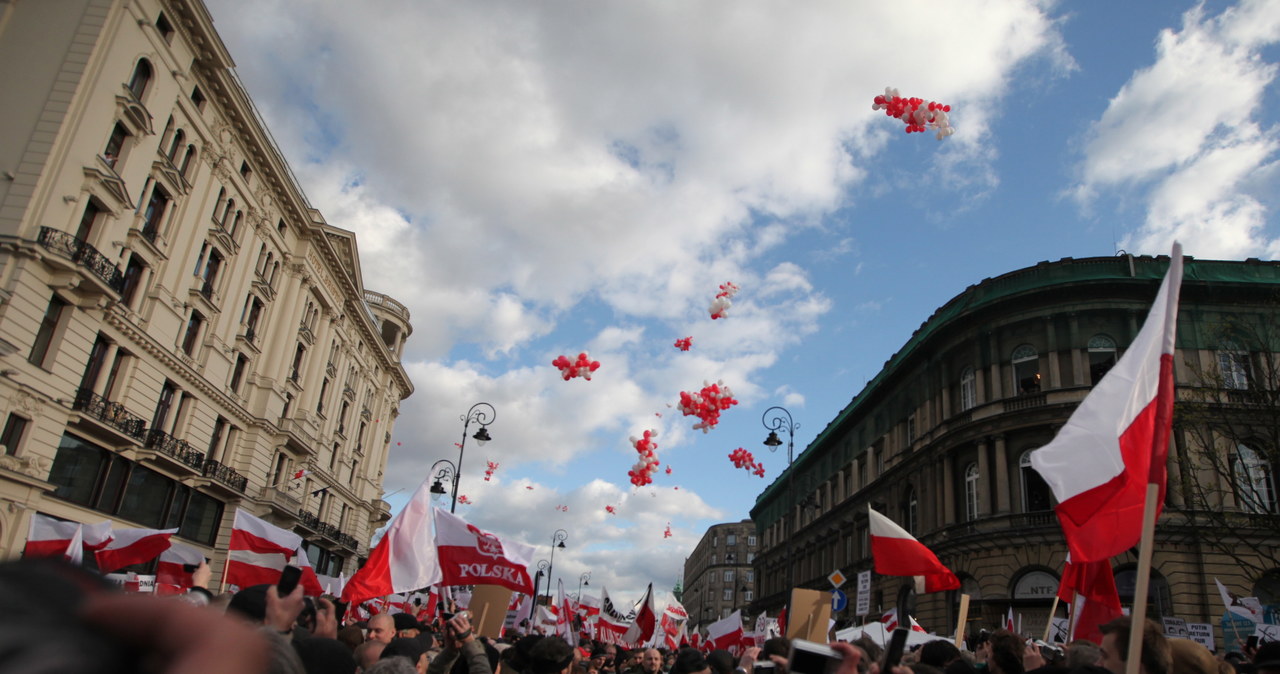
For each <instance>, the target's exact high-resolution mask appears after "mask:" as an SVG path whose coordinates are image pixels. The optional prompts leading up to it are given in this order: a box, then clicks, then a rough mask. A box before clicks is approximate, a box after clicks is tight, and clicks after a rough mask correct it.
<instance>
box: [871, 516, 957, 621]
mask: <svg viewBox="0 0 1280 674" xmlns="http://www.w3.org/2000/svg"><path fill="white" fill-rule="evenodd" d="M867 512H868V513H870V519H871V556H872V557H873V558H874V559H875V568H876V573H878V574H880V575H882V576H914V577H915V579H916V592H918V593H920V594H924V593H926V592H941V591H943V590H958V589H960V579H959V578H957V577H956V574H954V573H952V572H951V569H948V568H947V567H946V566H943V564H942V562H940V561H938V556H937V555H935V554H933V551H932V550H930V549H929V548H926V547H925V546H924V544H922V543H921V542H920V541H917V540H916V538H915V536H912V535H911V534H909V533H907V530H906V529H903V528H902V527H900V526H898V525H897V524H894V522H893V520H890V519H889V518H888V517H885V516H884V515H881V514H880V513H878V512H876V511H875V510H874V509H872V508H871V506H867ZM904 618H905V616H898V619H899V620H903V619H904Z"/></svg>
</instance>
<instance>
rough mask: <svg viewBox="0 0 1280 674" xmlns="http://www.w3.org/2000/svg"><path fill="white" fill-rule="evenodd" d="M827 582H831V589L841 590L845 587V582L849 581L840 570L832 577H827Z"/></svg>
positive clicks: (832, 573) (832, 574) (833, 573)
mask: <svg viewBox="0 0 1280 674" xmlns="http://www.w3.org/2000/svg"><path fill="white" fill-rule="evenodd" d="M827 580H828V581H830V582H831V587H834V588H835V589H837V590H839V589H840V586H841V585H844V583H845V581H846V580H849V579H848V578H845V577H844V574H843V573H840V569H836V570H835V571H832V572H831V575H830V576H827Z"/></svg>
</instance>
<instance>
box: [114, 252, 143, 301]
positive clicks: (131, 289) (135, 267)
mask: <svg viewBox="0 0 1280 674" xmlns="http://www.w3.org/2000/svg"><path fill="white" fill-rule="evenodd" d="M146 268H147V266H146V265H145V264H143V262H142V258H140V257H138V256H137V255H130V256H129V264H128V265H125V268H124V288H123V289H122V290H121V291H120V296H121V299H122V300H123V301H124V305H125V306H126V307H129V308H130V309H132V308H134V307H133V298H134V295H135V294H137V292H138V284H139V283H141V282H142V272H143V271H145V270H146Z"/></svg>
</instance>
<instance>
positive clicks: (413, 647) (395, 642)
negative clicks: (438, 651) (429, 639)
mask: <svg viewBox="0 0 1280 674" xmlns="http://www.w3.org/2000/svg"><path fill="white" fill-rule="evenodd" d="M397 615H399V614H397ZM387 658H404V659H406V660H408V661H409V664H412V665H413V667H414V669H416V670H417V671H418V674H427V664H428V659H427V649H425V648H423V647H422V642H421V641H418V640H417V639H411V638H408V637H396V638H394V639H392V640H391V642H390V643H388V644H387V646H386V648H383V649H382V654H381V655H379V656H378V659H379V660H386V659H387Z"/></svg>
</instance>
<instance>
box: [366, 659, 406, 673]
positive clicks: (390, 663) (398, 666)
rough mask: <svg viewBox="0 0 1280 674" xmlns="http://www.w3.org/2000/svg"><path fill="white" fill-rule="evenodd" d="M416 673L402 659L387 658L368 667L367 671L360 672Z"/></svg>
mask: <svg viewBox="0 0 1280 674" xmlns="http://www.w3.org/2000/svg"><path fill="white" fill-rule="evenodd" d="M417 671H418V670H416V669H414V667H413V665H411V664H409V661H408V660H406V659H404V658H387V659H386V660H379V661H377V662H375V663H373V664H372V665H369V667H368V669H364V670H362V674H415V673H416V672H417Z"/></svg>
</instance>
